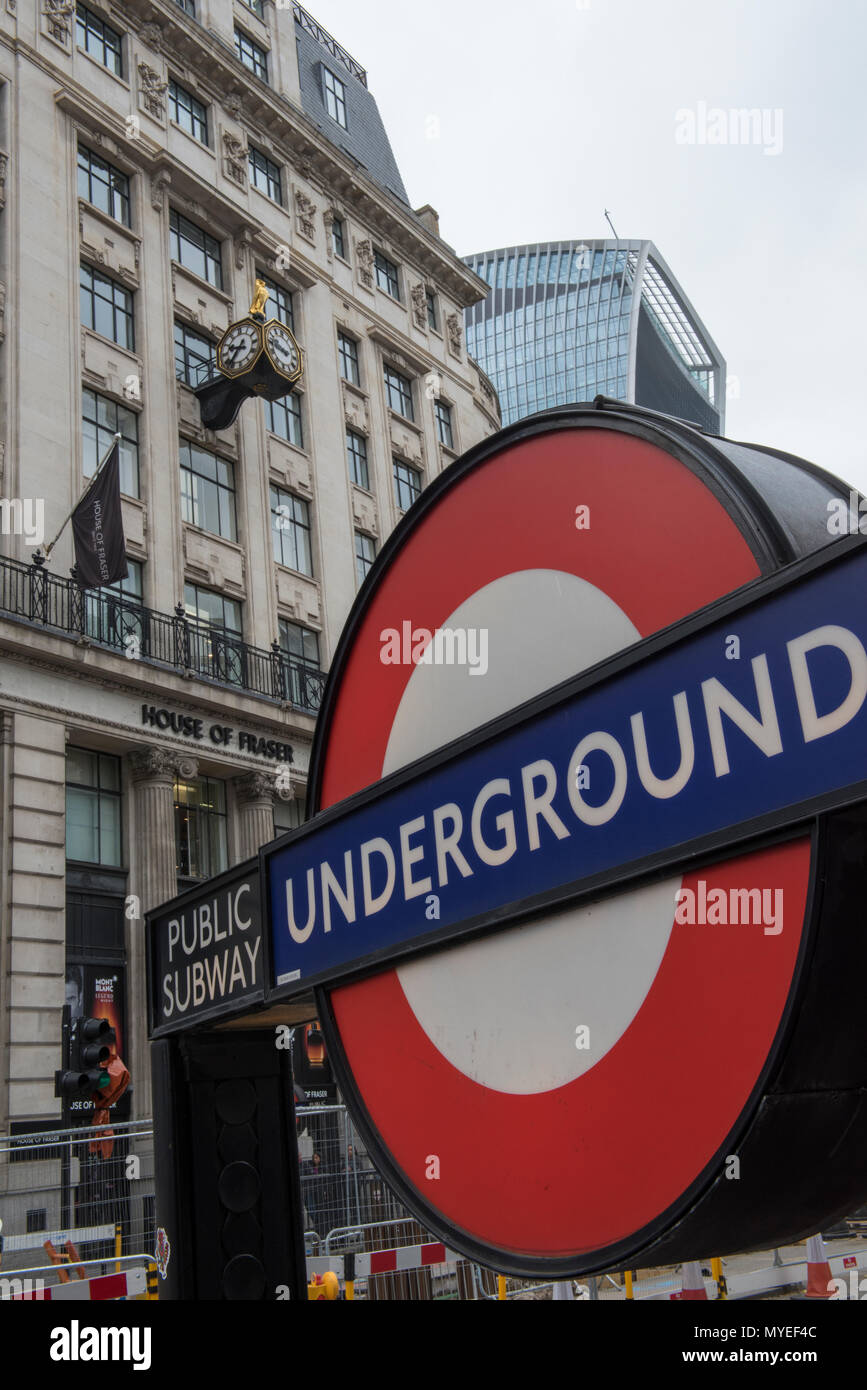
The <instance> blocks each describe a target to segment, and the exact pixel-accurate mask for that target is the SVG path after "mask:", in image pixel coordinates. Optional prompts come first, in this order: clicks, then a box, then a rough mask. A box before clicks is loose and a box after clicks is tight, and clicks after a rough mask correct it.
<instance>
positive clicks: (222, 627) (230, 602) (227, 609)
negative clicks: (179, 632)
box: [184, 584, 243, 640]
mask: <svg viewBox="0 0 867 1390" xmlns="http://www.w3.org/2000/svg"><path fill="white" fill-rule="evenodd" d="M184 607H185V609H186V614H187V618H188V619H189V620H190V621H191V622H193V623H198V625H199V626H200V627H211V628H215V629H216V630H217V631H220V632H225V633H226V635H227V636H229V637H237V638H238V639H239V640H240V638H241V637H242V635H243V628H242V626H241V605H240V603H236V601H235V600H234V599H233V598H225V597H224V595H223V594H216V593H214V592H213V590H211V589H201V588H199V585H198V584H185V585H184Z"/></svg>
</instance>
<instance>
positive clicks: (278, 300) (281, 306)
mask: <svg viewBox="0 0 867 1390" xmlns="http://www.w3.org/2000/svg"><path fill="white" fill-rule="evenodd" d="M256 278H257V279H258V280H264V282H265V285H266V287H267V289H268V292H269V299H268V304H267V309H268V312H269V313H270V314H271V315H272V316H273V317H274V318H275V319H279V321H280V323H285V325H286V327H287V328H288V329H289V330H290V331H291V332H292V333H294V332H295V296H294V295H293V294H292V293H291V291H290V290H284V288H283V286H282V285H278V284H277V282H276V280H270V279H269V278H268V276H267V275H266V274H265V272H264V270H257V271H256Z"/></svg>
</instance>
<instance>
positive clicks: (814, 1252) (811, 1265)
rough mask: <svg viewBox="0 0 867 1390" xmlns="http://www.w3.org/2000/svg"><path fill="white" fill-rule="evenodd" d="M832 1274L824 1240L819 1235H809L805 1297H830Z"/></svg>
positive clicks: (832, 1290)
mask: <svg viewBox="0 0 867 1390" xmlns="http://www.w3.org/2000/svg"><path fill="white" fill-rule="evenodd" d="M832 1279H833V1276H832V1274H831V1266H830V1265H829V1263H828V1257H827V1255H826V1254H825V1242H824V1241H823V1239H822V1237H821V1236H810V1238H809V1240H808V1241H807V1292H806V1295H805V1297H807V1298H830V1297H831V1294H832V1293H833V1292H834V1289H833V1284H832Z"/></svg>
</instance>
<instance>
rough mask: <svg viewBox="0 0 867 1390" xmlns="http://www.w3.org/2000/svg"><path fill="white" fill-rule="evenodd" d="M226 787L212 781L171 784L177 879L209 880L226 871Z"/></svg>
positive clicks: (206, 779)
mask: <svg viewBox="0 0 867 1390" xmlns="http://www.w3.org/2000/svg"><path fill="white" fill-rule="evenodd" d="M226 825H227V817H226V786H225V783H224V782H220V781H218V780H217V779H216V778H215V777H197V778H195V780H194V781H189V782H181V781H180V780H178V781H177V782H175V852H176V855H177V870H178V877H179V878H198V879H204V878H213V876H214V875H215V874H220V873H222V872H223V870H224V869H225V868H227V867H228V863H229V855H228V848H227V843H228V841H227V835H226Z"/></svg>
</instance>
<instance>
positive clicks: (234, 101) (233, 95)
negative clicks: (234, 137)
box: [223, 92, 244, 121]
mask: <svg viewBox="0 0 867 1390" xmlns="http://www.w3.org/2000/svg"><path fill="white" fill-rule="evenodd" d="M223 108H224V110H225V111H226V113H227V115H229V116H231V117H232V120H233V121H237V120H239V119H240V116H241V112H242V111H243V109H244V98H243V96H242V95H241V94H240V92H229V94H228V96H225V97H223Z"/></svg>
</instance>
